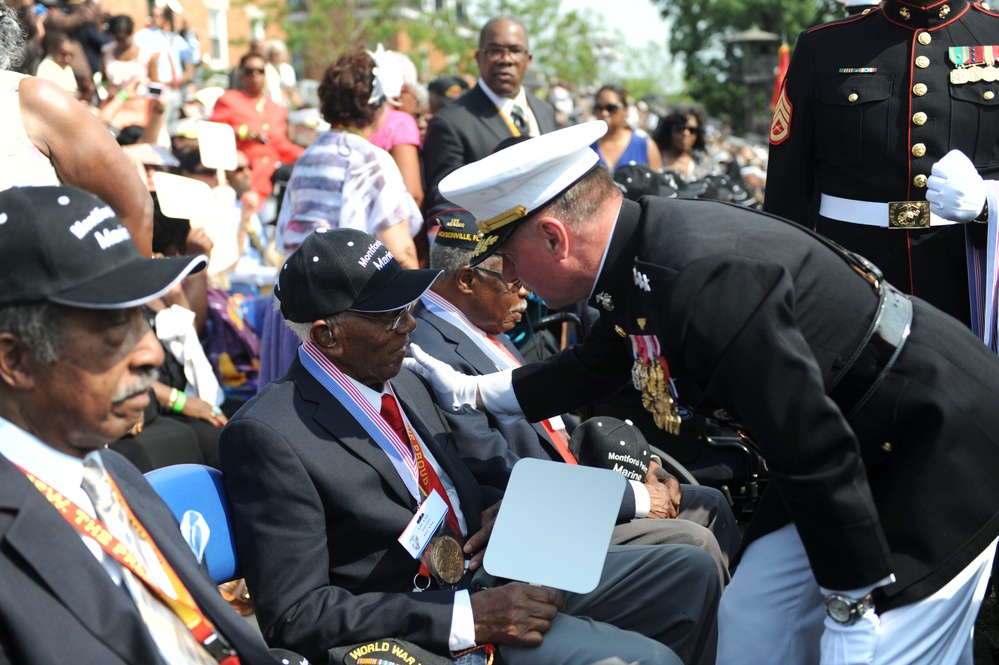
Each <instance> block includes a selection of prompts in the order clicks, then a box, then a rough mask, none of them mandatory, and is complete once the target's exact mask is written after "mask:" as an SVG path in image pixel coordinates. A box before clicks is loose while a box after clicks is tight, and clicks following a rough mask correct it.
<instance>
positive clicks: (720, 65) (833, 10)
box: [653, 0, 843, 129]
mask: <svg viewBox="0 0 999 665" xmlns="http://www.w3.org/2000/svg"><path fill="white" fill-rule="evenodd" d="M653 1H654V2H655V3H656V4H657V5H658V6H659V7H660V8H661V11H662V14H663V16H665V17H666V18H667V19H668V20H669V21H670V25H671V31H670V37H669V48H670V51H671V52H672V53H673V54H674V55H675V56H677V57H679V58H681V59H682V61H683V65H684V74H685V76H684V78H685V79H686V81H687V94H688V96H689V97H691V98H692V99H694V100H696V101H697V102H698V103H699V104H701V105H702V106H704V108H705V109H706V110H707V111H708V113H709V115H714V116H717V117H720V118H722V119H723V120H726V121H728V122H731V123H733V124H734V125H735V126H736V127H737V128H743V129H744V127H743V125H744V124H745V123H744V118H745V112H746V105H747V103H752V104H753V105H754V107H755V108H757V109H761V108H762V109H763V110H766V109H767V106H768V105H769V101H770V94H771V92H772V90H766V89H765V87H766V86H762V85H760V86H757V87H756V88H755V89H754V94H753V95H752V102H749V101H748V100H749V99H750V96H748V95H747V91H746V87H745V86H744V85H742V84H740V83H737V82H736V81H734V80H733V79H737V78H738V76H737V75H736V76H734V77H733V76H732V73H733V66H734V64H735V63H734V62H733V61H734V60H735V59H736V56H737V55H738V52H736V53H733V52H732V50H731V49H728V50H727V49H726V46H725V40H727V39H728V38H730V37H732V36H733V35H735V34H736V33H739V32H742V31H745V30H749V29H751V28H758V29H760V30H764V31H766V32H771V33H774V34H777V35H786V36H787V39H788V43H789V44H790V45H791V46H792V48H793V46H794V41H795V40H796V39H797V36H798V34H799V33H800V32H801V31H802V30H804V29H806V28H809V27H811V26H814V25H818V24H819V23H824V22H826V21H829V20H832V19H834V18H837V17H840V16H842V15H843V10H842V5H840V4H838V3H837V2H835V0H653ZM771 50H772V51H773V54H772V55H769V56H768V57H769V58H770V59H772V62H773V64H772V66H773V67H776V66H777V56H776V49H775V48H774V49H771Z"/></svg>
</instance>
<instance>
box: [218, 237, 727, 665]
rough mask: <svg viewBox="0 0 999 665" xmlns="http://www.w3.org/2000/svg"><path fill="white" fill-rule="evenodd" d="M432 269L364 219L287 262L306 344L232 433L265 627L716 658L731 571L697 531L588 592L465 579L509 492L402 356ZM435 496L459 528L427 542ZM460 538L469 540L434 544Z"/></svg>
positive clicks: (663, 659) (515, 652)
mask: <svg viewBox="0 0 999 665" xmlns="http://www.w3.org/2000/svg"><path fill="white" fill-rule="evenodd" d="M436 276H437V273H436V271H431V270H402V268H401V267H400V266H399V264H398V263H397V262H396V260H395V259H394V258H393V257H392V255H391V254H389V252H388V250H387V249H385V247H384V245H382V244H381V243H380V242H378V241H377V240H376V239H375V238H374V237H373V236H370V235H368V234H366V233H362V232H360V231H356V230H351V229H335V230H331V231H327V232H325V233H319V232H317V233H315V234H313V235H311V236H309V237H308V238H307V239H306V240H305V242H304V243H303V244H302V246H301V248H300V249H299V250H298V251H297V252H295V254H294V255H292V257H291V258H290V259H289V260H288V262H287V263H286V264H285V267H284V268H283V269H282V270H281V278H280V280H279V282H278V285H277V289H276V291H275V293H276V295H277V297H278V298H279V299H280V301H281V309H282V313H283V314H284V316H285V319H286V320H287V321H289V322H290V323H289V327H291V328H292V329H293V330H294V331H295V332H296V334H298V335H299V336H300V337H301V338H302V339H303V344H302V346H301V347H300V350H299V354H298V358H297V359H296V360H295V361H294V362H293V364H292V366H291V369H290V370H289V372H288V374H287V375H286V376H285V377H284V378H283V379H282V380H280V381H275V382H272V383H270V384H269V385H268V386H267V387H266V388H265V389H264V390H263V391H261V392H260V394H258V395H257V396H256V397H254V399H253V400H251V401H250V402H248V403H247V405H246V406H244V407H243V408H242V409H241V410H240V411H239V413H237V414H236V416H235V417H234V418H233V419H232V420H230V421H229V424H228V425H227V426H226V428H225V430H224V431H223V434H222V441H221V453H222V454H221V457H222V469H223V473H224V477H225V483H226V491H227V494H228V496H229V499H230V501H231V504H232V512H233V520H234V527H235V528H234V531H235V536H236V547H237V550H238V552H239V557H240V562H241V565H242V567H243V573H244V574H245V576H246V581H247V586H248V588H249V590H250V594H251V597H252V598H253V602H254V606H255V608H256V611H257V617H258V618H259V620H260V624H261V628H262V629H263V632H264V635H265V636H266V638H267V639H268V641H269V642H270V643H272V644H278V645H281V646H286V647H289V648H294V649H296V650H298V651H301V652H302V653H304V654H305V655H307V656H308V657H310V658H311V659H313V660H315V661H322V660H323V657H324V655H325V654H326V652H327V650H328V649H331V648H333V647H335V646H339V645H342V644H350V643H354V642H359V641H362V640H366V639H370V638H371V637H372V636H380V635H391V636H393V637H396V638H401V639H405V640H408V641H410V642H413V643H415V644H417V645H418V646H421V647H423V648H426V649H428V650H430V651H433V652H435V653H437V654H441V655H445V656H450V655H451V654H452V653H454V652H461V651H464V650H466V649H469V648H475V647H485V645H487V644H494V645H497V646H498V648H499V653H500V655H501V656H502V658H503V661H504V662H506V663H508V664H509V665H518V664H519V663H546V664H553V665H555V664H558V663H567V664H568V663H573V664H579V663H596V662H609V661H607V660H604V659H610V658H614V657H618V658H621V659H622V661H623V662H640V663H649V664H651V663H678V662H680V659H681V658H682V660H683V662H686V663H691V662H698V663H712V662H714V638H713V634H714V630H713V624H714V619H713V616H712V612H713V610H714V608H715V607H716V605H717V601H716V599H717V595H718V593H719V590H720V584H719V581H718V577H717V575H716V574H715V569H714V565H713V563H712V562H711V560H710V558H709V557H708V556H707V555H706V554H705V553H704V552H702V551H701V550H699V549H697V548H694V547H690V546H685V545H675V546H659V547H642V546H635V547H624V548H612V549H611V551H610V552H609V553H608V559H607V565H606V566H605V569H604V577H603V579H602V580H601V584H600V585H599V587H598V589H597V590H596V591H595V592H594V593H591V594H585V595H581V594H570V593H567V594H564V595H560V594H559V593H558V592H556V591H554V590H552V589H548V588H544V587H539V586H530V585H525V584H517V583H514V584H507V585H504V586H498V587H495V588H491V589H486V590H483V591H478V592H476V593H473V594H469V592H468V583H469V579H468V577H469V576H468V574H463V573H464V568H463V565H462V564H463V563H464V561H465V560H468V561H469V564H468V565H469V569H470V570H475V569H476V568H477V567H478V566H479V565H480V560H481V556H482V553H481V551H480V548H481V547H483V546H484V545H485V542H486V540H487V539H488V535H489V532H490V530H491V526H492V521H493V519H494V518H495V515H496V512H497V508H496V506H495V504H494V502H495V501H496V500H497V499H498V498H499V495H500V493H499V491H498V490H495V489H490V488H487V487H480V486H479V485H478V483H476V481H475V478H474V477H473V476H472V475H471V473H469V471H468V469H467V468H466V467H465V466H464V465H463V464H462V462H461V459H460V457H459V456H458V452H457V450H456V447H455V444H454V441H453V440H452V438H451V434H450V430H449V429H448V427H447V424H446V422H445V421H444V419H443V417H442V416H441V414H440V411H439V409H437V407H436V406H435V404H434V402H433V399H432V397H431V396H430V393H429V392H428V390H427V388H426V387H425V386H424V384H423V383H422V382H421V380H420V379H419V378H418V377H416V376H415V375H413V374H412V373H411V372H409V371H408V370H406V371H401V370H402V360H403V357H404V356H405V354H406V345H407V343H408V338H409V333H410V332H412V331H413V329H414V327H415V325H416V323H415V321H414V319H413V317H412V315H411V314H410V313H409V305H410V304H411V303H412V302H413V301H414V300H416V299H417V298H419V296H420V295H421V294H422V293H423V292H424V291H425V290H426V289H427V288H428V287H429V286H430V283H431V282H432V281H433V279H434V278H435V277H436ZM433 494H436V495H437V496H436V497H431V495H433ZM425 497H426V500H425ZM431 498H432V499H433V500H431ZM435 504H436V505H441V506H444V507H446V510H444V511H442V512H441V513H434V515H436V516H437V520H441V524H442V526H443V528H444V530H445V532H444V533H439V534H437V536H435V538H434V539H433V540H430V546H429V547H430V549H429V556H424V557H423V558H420V555H419V551H418V550H419V544H420V543H423V542H426V539H424V540H418V542H417V545H413V544H412V541H411V538H410V536H409V532H406V534H407V535H406V536H405V537H402V536H403V533H404V531H406V529H407V527H409V526H411V525H413V524H417V525H418V524H420V523H422V522H423V521H424V518H425V517H427V516H428V515H429V513H427V512H425V511H429V510H431V509H432V506H433V505H435ZM441 515H443V519H441V517H440V516H441ZM429 523H436V520H433V519H431V521H430V522H429ZM455 541H456V542H455ZM446 543H450V545H448V546H450V547H452V548H453V553H454V554H455V556H454V557H453V558H448V559H446V560H438V559H437V558H436V556H435V555H434V554H433V553H434V552H437V551H439V550H438V547H444V546H445V544H446ZM460 543H464V547H463V548H462V547H461V545H460ZM414 551H415V554H416V556H415V557H414ZM445 564H447V565H446V566H445ZM452 566H453V567H452ZM578 616H585V617H587V619H586V620H584V619H580V618H578ZM622 629H625V630H622ZM292 645H295V646H294V647H292ZM678 656H679V657H678Z"/></svg>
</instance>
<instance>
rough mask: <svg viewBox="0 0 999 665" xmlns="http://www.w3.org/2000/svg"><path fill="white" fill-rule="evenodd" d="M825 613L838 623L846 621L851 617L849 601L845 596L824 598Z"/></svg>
mask: <svg viewBox="0 0 999 665" xmlns="http://www.w3.org/2000/svg"><path fill="white" fill-rule="evenodd" d="M826 613H827V614H829V618H831V619H832V620H833V621H836V622H838V623H848V622H849V621H850V619H851V618H852V617H853V612H852V611H851V608H850V603H849V602H847V600H846V599H845V598H841V597H839V596H832V597H830V598H827V599H826Z"/></svg>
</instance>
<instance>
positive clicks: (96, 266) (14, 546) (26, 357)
mask: <svg viewBox="0 0 999 665" xmlns="http://www.w3.org/2000/svg"><path fill="white" fill-rule="evenodd" d="M0 265H3V266H4V271H3V273H2V276H0V579H2V580H3V585H4V589H5V591H4V593H0V662H4V663H8V662H11V663H19V664H20V665H51V664H52V663H102V664H107V665H125V664H135V663H150V664H156V665H161V664H163V663H171V664H173V663H184V664H185V665H186V664H191V663H197V664H201V665H208V664H209V663H218V662H239V663H243V664H244V665H251V664H256V665H278V663H280V662H281V661H280V660H279V658H278V657H277V655H276V654H272V653H270V652H269V651H268V648H267V646H266V645H265V644H264V642H263V640H261V639H260V636H259V635H258V634H257V632H256V631H255V630H253V628H252V627H251V626H250V625H249V624H247V623H246V621H245V620H244V619H242V618H241V617H240V616H239V615H237V614H236V613H235V612H233V611H232V609H231V608H230V607H229V606H228V605H227V604H226V603H225V601H223V600H222V597H221V596H220V595H219V593H218V590H217V589H216V587H215V584H214V583H213V582H212V581H211V580H210V579H209V578H208V575H207V574H206V573H205V570H204V568H203V566H202V565H200V564H199V560H198V558H196V557H195V554H194V553H193V552H192V549H191V547H189V546H188V543H187V542H185V540H184V539H183V538H182V537H181V532H180V530H179V529H178V528H177V521H176V520H175V519H174V517H173V515H172V513H171V512H170V509H169V508H168V507H167V506H166V505H165V504H164V503H163V502H162V501H161V500H160V499H159V497H158V496H157V495H156V493H155V492H154V491H153V489H152V488H151V487H150V486H149V484H148V483H147V482H146V480H145V478H143V476H142V474H140V473H139V471H138V470H137V469H136V468H135V467H134V466H132V465H131V464H130V463H129V462H128V461H127V460H126V459H125V458H124V457H122V456H121V455H119V454H117V453H115V452H113V451H110V450H106V449H105V448H104V446H105V444H106V443H107V442H108V441H111V440H113V439H116V438H118V437H120V436H121V435H122V434H124V433H125V432H126V431H128V429H129V428H130V427H132V426H133V425H134V424H135V423H136V422H137V421H138V420H139V418H140V416H141V414H142V411H143V409H144V408H145V407H146V406H147V405H148V404H149V399H150V398H149V392H148V390H147V389H148V388H149V386H150V385H151V383H152V381H153V380H154V379H155V378H156V367H158V366H159V365H160V363H161V362H163V350H162V347H161V346H160V343H159V341H158V340H157V339H156V336H155V335H154V334H153V332H152V330H151V329H150V328H149V326H148V325H147V323H146V319H145V318H144V317H143V315H142V307H141V306H142V304H143V303H145V302H148V301H149V300H151V299H153V298H158V297H160V296H161V295H163V294H164V293H166V292H167V291H168V290H170V289H171V288H173V287H174V286H176V285H177V284H178V283H179V282H180V281H181V280H182V279H183V278H184V277H185V276H186V275H188V274H190V273H191V272H194V271H197V270H201V269H202V268H204V266H205V257H203V256H185V257H175V258H165V259H156V260H153V259H144V258H142V256H141V255H140V254H139V250H138V249H137V248H136V246H135V245H134V244H133V243H132V242H131V236H130V235H129V232H128V231H127V230H126V228H125V227H124V226H123V223H122V221H121V220H120V219H119V218H118V217H116V216H115V214H114V212H113V211H112V210H111V208H110V207H108V206H107V205H105V204H104V203H103V202H101V201H100V200H99V199H97V198H96V197H95V196H93V195H92V194H88V193H86V192H84V191H82V190H79V189H76V188H73V187H24V188H13V189H8V190H6V191H3V192H0ZM202 535H203V534H202ZM235 658H238V661H236V660H235ZM284 662H289V661H288V660H285V661H284ZM294 662H299V660H298V659H297V658H296V659H295V661H294Z"/></svg>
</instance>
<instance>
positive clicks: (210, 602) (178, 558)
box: [105, 455, 265, 662]
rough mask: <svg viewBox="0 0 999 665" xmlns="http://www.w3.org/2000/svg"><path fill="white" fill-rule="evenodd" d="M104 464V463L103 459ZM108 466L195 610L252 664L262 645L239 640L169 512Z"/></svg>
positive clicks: (232, 618)
mask: <svg viewBox="0 0 999 665" xmlns="http://www.w3.org/2000/svg"><path fill="white" fill-rule="evenodd" d="M105 460H106V461H107V456H106V455H105ZM107 466H108V469H109V471H111V472H112V476H114V477H115V480H116V482H117V483H118V488H119V489H120V490H121V493H122V496H124V497H125V501H126V502H127V503H128V506H129V508H131V510H132V512H133V513H134V514H135V516H136V518H137V519H138V520H139V522H141V523H142V525H143V527H145V529H146V531H148V533H149V536H150V538H152V539H153V542H155V543H156V546H157V547H158V548H159V549H160V552H161V553H162V554H163V557H164V558H165V559H166V560H167V562H168V563H169V564H170V566H171V567H173V569H174V571H175V572H176V573H177V576H178V577H179V578H180V580H181V582H183V583H184V586H185V587H186V588H187V590H188V591H189V592H190V593H191V597H192V598H194V602H195V603H196V604H197V605H198V608H199V609H201V611H202V612H203V613H204V615H205V617H207V618H208V620H209V621H210V622H211V623H212V624H213V625H214V626H215V628H216V629H217V631H218V632H219V633H221V634H222V635H223V636H224V637H225V638H226V639H227V640H228V641H229V642H230V643H231V644H232V645H233V646H234V647H236V649H237V650H238V651H239V652H240V655H241V657H242V658H243V662H252V661H253V658H252V656H253V653H252V652H253V651H258V652H263V651H264V650H265V649H264V645H263V643H262V642H261V643H260V644H259V645H254V644H253V643H252V642H250V641H248V640H244V639H241V638H242V636H243V634H244V631H243V630H242V628H243V626H241V625H238V624H237V623H236V622H237V621H240V619H239V617H238V616H237V615H236V613H234V612H231V611H230V609H231V608H229V606H228V605H227V604H226V603H225V602H224V601H223V600H222V598H221V596H220V595H219V593H218V589H217V588H216V586H215V583H214V582H212V581H211V580H210V578H209V577H208V575H207V573H205V571H204V570H203V569H202V568H201V567H200V565H199V564H198V561H197V559H196V558H195V557H194V555H193V553H192V552H191V549H190V547H189V546H188V545H187V543H186V542H185V541H184V539H183V537H182V536H181V535H180V530H179V529H178V527H177V523H176V521H175V519H174V517H173V514H172V513H171V512H170V510H169V508H167V507H166V505H164V504H162V503H161V502H160V501H159V499H158V498H157V497H155V494H154V491H153V489H152V488H151V487H150V488H148V490H149V491H148V492H140V491H138V489H136V488H135V487H133V485H132V482H130V481H127V480H126V481H122V480H120V479H119V478H118V474H117V473H114V471H113V470H112V464H110V463H109V464H107ZM211 537H216V538H222V537H224V535H223V534H211Z"/></svg>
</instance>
